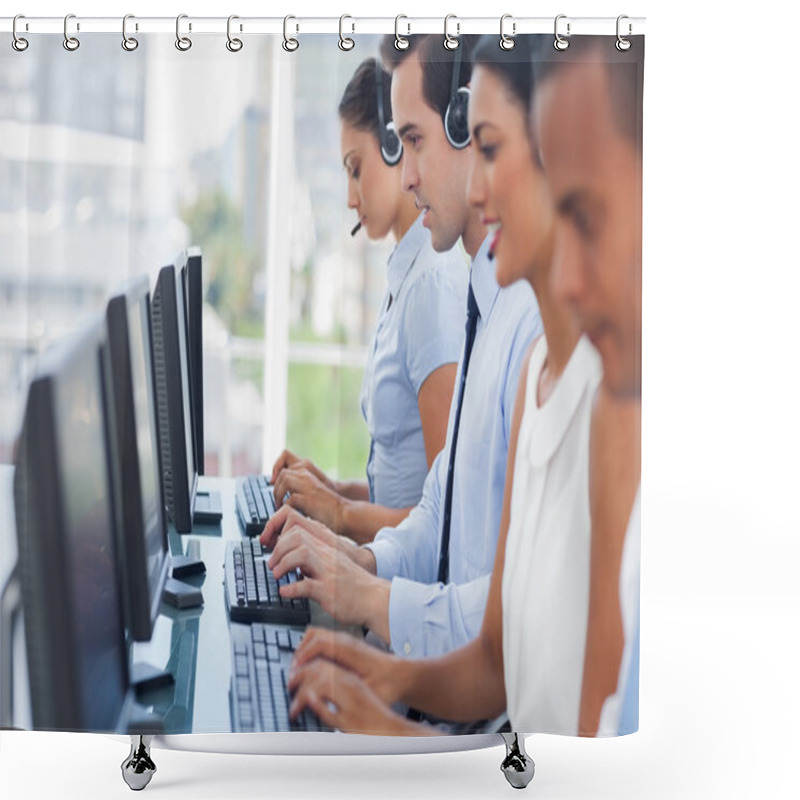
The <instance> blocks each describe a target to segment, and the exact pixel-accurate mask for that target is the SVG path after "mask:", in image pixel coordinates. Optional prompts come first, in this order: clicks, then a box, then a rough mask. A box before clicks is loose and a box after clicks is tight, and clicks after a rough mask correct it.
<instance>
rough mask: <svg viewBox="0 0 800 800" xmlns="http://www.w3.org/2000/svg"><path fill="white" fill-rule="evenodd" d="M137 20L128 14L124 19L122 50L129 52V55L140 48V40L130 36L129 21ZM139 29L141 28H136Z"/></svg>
mask: <svg viewBox="0 0 800 800" xmlns="http://www.w3.org/2000/svg"><path fill="white" fill-rule="evenodd" d="M129 19H135V17H134V16H133V14H126V15H125V16H124V17H123V18H122V49H123V50H127V51H128V52H129V53H131V52H133V51H134V50H135V49H136V48H137V47H138V46H139V40H138V39H134V38H133V37H132V36H128V20H129ZM136 29H137V30H138V29H139V26H138V25H137V26H136Z"/></svg>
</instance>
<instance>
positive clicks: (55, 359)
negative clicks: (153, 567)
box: [14, 319, 132, 732]
mask: <svg viewBox="0 0 800 800" xmlns="http://www.w3.org/2000/svg"><path fill="white" fill-rule="evenodd" d="M105 345H106V326H105V321H104V320H102V319H98V320H97V321H96V322H95V323H93V324H92V325H90V326H89V327H88V328H86V329H84V330H83V331H82V332H81V333H80V334H78V336H77V337H75V338H73V339H72V340H71V341H70V342H69V343H68V344H66V345H63V346H62V347H60V348H59V349H58V351H56V352H52V353H50V354H48V355H46V356H45V359H44V361H43V363H42V365H41V367H40V369H39V371H38V374H37V376H36V378H35V379H34V380H33V382H32V384H31V386H30V388H29V391H28V397H27V403H26V407H25V415H24V421H23V425H22V432H21V434H20V437H19V442H18V447H17V457H16V465H15V466H16V469H15V473H14V508H15V515H16V528H17V539H18V549H19V562H18V568H19V572H20V582H21V585H22V598H23V615H24V619H25V639H26V643H27V644H26V647H27V660H28V672H29V682H30V695H31V706H32V709H31V710H32V716H33V726H34V728H35V729H36V730H69V731H104V732H113V731H120V729H121V727H124V725H123V723H122V722H121V720H122V719H124V718H125V715H126V708H129V707H127V706H126V704H127V703H129V702H130V701H131V696H132V695H131V693H130V692H129V680H128V652H127V646H126V642H125V632H124V623H123V612H122V606H121V601H120V596H119V585H118V580H117V565H116V561H115V556H116V552H115V547H116V543H115V509H114V498H113V487H114V485H115V477H114V475H113V472H112V470H113V469H114V463H115V461H114V459H115V455H114V453H113V451H112V448H113V442H114V438H113V433H112V430H113V429H112V425H113V408H112V406H111V404H110V403H109V402H108V400H109V396H108V370H109V365H108V354H107V350H106V346H105Z"/></svg>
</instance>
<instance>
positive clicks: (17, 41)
mask: <svg viewBox="0 0 800 800" xmlns="http://www.w3.org/2000/svg"><path fill="white" fill-rule="evenodd" d="M18 19H25V15H24V14H17V16H16V17H14V22H13V24H12V26H11V33H12V34H13V36H14V39H13V41H12V42H11V46H12V47H13V48H14V49H15V50H16V51H17V52H18V53H21V52H22V51H23V50H27V49H28V44H29V42H28V40H27V39H23V38H22V37H21V36H20V35H19V34H18V33H17V20H18Z"/></svg>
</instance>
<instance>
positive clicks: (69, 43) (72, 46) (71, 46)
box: [63, 14, 81, 52]
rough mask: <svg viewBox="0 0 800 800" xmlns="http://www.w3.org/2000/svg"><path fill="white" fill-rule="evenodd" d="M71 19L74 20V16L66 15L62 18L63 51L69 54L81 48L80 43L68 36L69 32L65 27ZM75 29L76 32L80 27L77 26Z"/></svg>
mask: <svg viewBox="0 0 800 800" xmlns="http://www.w3.org/2000/svg"><path fill="white" fill-rule="evenodd" d="M71 19H75V15H74V14H67V16H66V17H64V41H63V45H64V49H65V50H69V51H70V52H72V51H74V50H77V49H78V48H79V47H80V46H81V43H80V42H79V41H78V40H77V39H76V38H75V37H74V36H70V35H69V31H68V30H67V26H68V24H69V21H70V20H71ZM77 29H78V30H80V29H81V28H80V25H78V28H77Z"/></svg>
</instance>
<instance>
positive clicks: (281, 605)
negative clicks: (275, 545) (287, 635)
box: [225, 539, 311, 625]
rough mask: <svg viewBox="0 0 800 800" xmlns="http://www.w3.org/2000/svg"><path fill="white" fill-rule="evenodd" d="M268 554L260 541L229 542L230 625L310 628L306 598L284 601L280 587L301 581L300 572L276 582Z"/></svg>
mask: <svg viewBox="0 0 800 800" xmlns="http://www.w3.org/2000/svg"><path fill="white" fill-rule="evenodd" d="M268 557H269V554H268V552H267V551H266V550H265V549H264V548H262V547H261V544H260V543H259V541H258V540H257V539H243V540H242V541H240V542H228V545H227V547H226V549H225V596H226V598H227V601H228V611H229V614H230V618H231V622H272V623H276V624H280V625H307V624H308V622H309V619H310V617H311V614H310V612H309V607H308V600H306V599H305V598H294V599H292V598H285V597H281V595H280V592H279V591H278V587H279V586H284V585H287V584H290V583H295V582H296V581H298V580H300V575H299V573H298V572H297V571H292V572H288V573H287V574H286V575H284V576H283V577H282V578H281V579H280V581H276V580H275V576H274V575H273V574H272V570H271V569H270V568H269V567H268V566H267V559H268Z"/></svg>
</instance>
